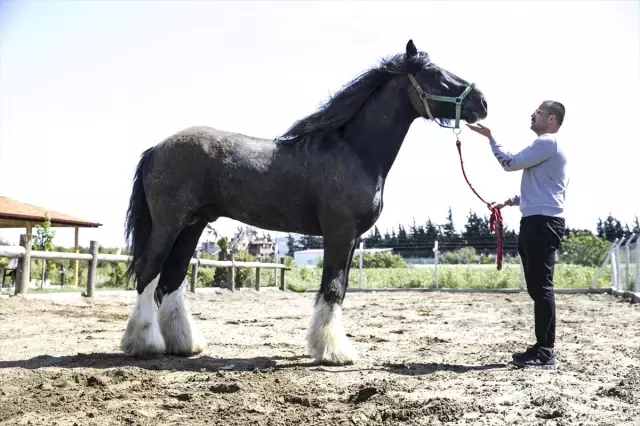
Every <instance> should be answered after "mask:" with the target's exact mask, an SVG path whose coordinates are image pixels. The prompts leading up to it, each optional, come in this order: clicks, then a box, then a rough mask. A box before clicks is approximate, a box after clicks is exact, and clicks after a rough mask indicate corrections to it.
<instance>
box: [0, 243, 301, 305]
mask: <svg viewBox="0 0 640 426" xmlns="http://www.w3.org/2000/svg"><path fill="white" fill-rule="evenodd" d="M22 242H24V239H23V238H21V243H22ZM29 245H30V244H29ZM99 247H100V245H99V244H98V242H97V241H91V242H90V245H89V253H71V252H55V251H38V250H31V249H30V247H28V245H27V244H25V246H22V245H20V246H0V258H9V259H12V258H16V259H18V267H17V268H16V275H15V294H26V292H27V288H28V286H29V282H30V275H31V273H30V268H31V259H54V260H85V261H88V262H89V267H88V269H87V291H86V293H83V295H84V296H87V297H93V295H94V294H95V284H96V273H97V269H98V262H112V263H128V262H130V261H131V256H129V255H122V254H107V253H100V252H99ZM233 256H234V255H233V253H231V260H212V259H200V253H199V251H197V250H196V252H195V253H194V257H192V258H191V260H190V261H189V265H191V285H190V290H191V291H192V292H193V293H195V292H196V283H197V282H198V268H199V267H200V266H209V267H215V268H229V269H231V273H230V274H229V281H228V283H227V285H228V288H229V289H230V290H232V291H233V290H235V270H236V268H249V269H255V270H256V279H255V289H256V290H260V271H261V270H262V269H279V270H280V289H281V290H283V291H284V290H285V289H286V283H285V272H286V271H288V270H289V268H288V267H287V266H286V265H285V264H284V260H282V262H281V263H266V262H265V263H262V262H236V261H235V260H234V258H233ZM276 286H277V282H276Z"/></svg>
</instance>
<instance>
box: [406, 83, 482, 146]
mask: <svg viewBox="0 0 640 426" xmlns="http://www.w3.org/2000/svg"><path fill="white" fill-rule="evenodd" d="M409 80H411V83H412V84H413V87H414V88H415V89H416V91H417V92H418V95H420V99H421V100H422V103H423V104H424V109H425V110H426V111H427V115H428V116H429V118H430V119H432V120H434V121H435V119H434V118H433V114H431V110H430V109H429V104H428V103H427V99H431V100H434V101H441V102H451V103H454V104H456V124H455V125H454V126H453V127H450V126H443V125H442V124H440V123H438V124H439V125H440V126H441V127H446V128H448V129H453V132H454V133H456V134H458V133H460V114H461V113H462V100H463V99H464V98H465V97H466V96H467V95H468V94H469V93H470V92H471V90H473V88H474V87H475V83H471V84H469V86H467V88H466V89H464V92H462V94H461V95H460V96H458V97H452V96H439V95H430V94H428V93H427V92H425V91H424V90H422V87H420V85H419V84H418V81H417V80H416V78H415V77H414V76H413V75H412V74H409ZM456 130H458V131H457V132H456Z"/></svg>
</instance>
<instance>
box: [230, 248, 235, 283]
mask: <svg viewBox="0 0 640 426" xmlns="http://www.w3.org/2000/svg"><path fill="white" fill-rule="evenodd" d="M235 289H236V264H235V254H234V252H233V250H232V251H231V271H230V272H229V290H231V291H234V290H235Z"/></svg>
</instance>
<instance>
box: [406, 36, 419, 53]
mask: <svg viewBox="0 0 640 426" xmlns="http://www.w3.org/2000/svg"><path fill="white" fill-rule="evenodd" d="M417 54H418V49H416V45H415V44H413V40H409V42H408V43H407V56H415V55H417Z"/></svg>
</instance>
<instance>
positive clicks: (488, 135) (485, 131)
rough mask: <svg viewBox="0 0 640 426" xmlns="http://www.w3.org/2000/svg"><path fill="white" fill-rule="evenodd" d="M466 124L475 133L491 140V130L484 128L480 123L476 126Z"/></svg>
mask: <svg viewBox="0 0 640 426" xmlns="http://www.w3.org/2000/svg"><path fill="white" fill-rule="evenodd" d="M465 124H466V125H467V127H468V128H470V129H471V130H473V131H474V132H476V133H479V134H481V135H482V136H484V137H486V138H487V139H491V129H489V128H488V127H486V126H483V125H482V124H480V123H476V124H475V125H473V124H468V123H465Z"/></svg>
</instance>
